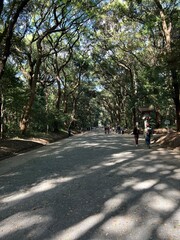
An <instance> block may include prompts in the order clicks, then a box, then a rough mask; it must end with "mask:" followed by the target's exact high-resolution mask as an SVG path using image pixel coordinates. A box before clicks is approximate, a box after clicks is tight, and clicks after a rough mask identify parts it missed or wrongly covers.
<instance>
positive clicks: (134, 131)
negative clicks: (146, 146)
mask: <svg viewBox="0 0 180 240" xmlns="http://www.w3.org/2000/svg"><path fill="white" fill-rule="evenodd" d="M139 133H140V131H139V129H138V127H137V126H135V127H134V129H133V135H134V139H135V144H136V146H138V139H139Z"/></svg>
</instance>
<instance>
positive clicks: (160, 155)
mask: <svg viewBox="0 0 180 240" xmlns="http://www.w3.org/2000/svg"><path fill="white" fill-rule="evenodd" d="M179 180H180V155H178V154H177V153H174V152H172V151H170V150H165V149H158V148H156V147H154V146H152V148H151V149H147V148H146V146H145V144H144V140H143V139H140V144H139V146H138V147H136V146H135V145H134V139H133V136H132V135H119V134H115V133H111V134H109V135H105V134H104V133H103V131H100V132H99V131H94V132H89V133H86V134H83V135H78V136H73V137H70V138H68V139H64V140H61V141H59V142H55V143H51V144H49V145H47V146H45V147H42V148H39V149H36V150H33V151H31V152H27V153H23V154H20V155H18V156H16V157H13V158H9V159H6V160H3V161H1V162H0V239H3V240H10V239H12V240H24V239H25V240H29V239H31V240H32V239H33V240H34V239H35V240H36V239H37V240H46V239H52V240H179V239H180V208H179V206H180V205H179V203H180V191H179V190H180V188H179V187H180V184H179Z"/></svg>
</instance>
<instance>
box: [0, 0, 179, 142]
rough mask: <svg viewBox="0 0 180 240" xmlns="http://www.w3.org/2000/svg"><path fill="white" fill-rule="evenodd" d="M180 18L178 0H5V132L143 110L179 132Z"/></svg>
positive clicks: (1, 69)
mask: <svg viewBox="0 0 180 240" xmlns="http://www.w3.org/2000/svg"><path fill="white" fill-rule="evenodd" d="M178 16H179V1H178V0H136V1H131V0H124V1H122V0H81V1H78V0H61V1H59V0H50V1H45V0H36V1H34V0H21V1H19V0H11V1H10V0H6V1H5V0H4V1H1V2H0V119H1V121H0V132H1V138H3V136H6V135H8V134H10V133H18V132H19V133H22V134H26V133H27V132H28V131H37V132H46V131H53V132H59V130H60V129H62V128H63V129H69V128H74V129H77V130H81V129H88V128H91V127H94V126H98V125H105V124H110V125H111V126H116V125H117V124H119V125H121V126H124V127H126V128H132V127H133V125H135V124H136V123H137V122H138V123H139V125H140V126H141V125H142V122H143V119H142V118H143V114H149V115H148V118H149V121H150V122H151V124H152V125H153V127H159V126H163V125H164V124H165V120H168V121H169V122H170V125H171V126H172V127H174V128H175V129H176V130H177V131H180V87H179V86H180V80H179V66H180V34H179V32H180V31H179V30H180V21H179V17H178ZM142 109H146V113H145V112H143V111H142Z"/></svg>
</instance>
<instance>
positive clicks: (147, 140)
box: [145, 124, 152, 148]
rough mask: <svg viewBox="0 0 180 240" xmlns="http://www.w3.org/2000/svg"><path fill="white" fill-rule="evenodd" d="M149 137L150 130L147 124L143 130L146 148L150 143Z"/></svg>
mask: <svg viewBox="0 0 180 240" xmlns="http://www.w3.org/2000/svg"><path fill="white" fill-rule="evenodd" d="M151 135H152V129H151V127H150V125H149V124H147V125H146V129H145V141H146V145H147V147H148V148H150V143H151Z"/></svg>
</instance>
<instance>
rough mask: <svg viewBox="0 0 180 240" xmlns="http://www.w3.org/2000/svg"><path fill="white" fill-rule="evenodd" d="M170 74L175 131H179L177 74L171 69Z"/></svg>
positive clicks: (179, 105) (179, 93) (179, 92)
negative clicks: (172, 89)
mask: <svg viewBox="0 0 180 240" xmlns="http://www.w3.org/2000/svg"><path fill="white" fill-rule="evenodd" d="M171 74H172V85H173V88H174V91H173V100H174V104H175V109H176V128H177V131H178V132H180V99H179V96H180V90H179V89H180V86H179V82H178V76H177V72H176V70H175V69H172V70H171Z"/></svg>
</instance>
